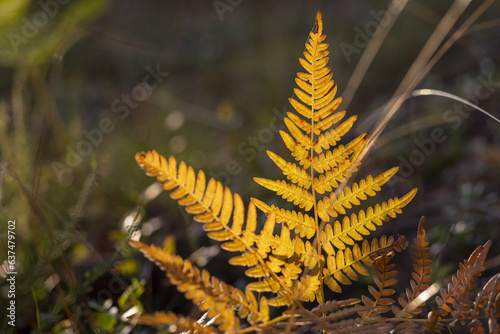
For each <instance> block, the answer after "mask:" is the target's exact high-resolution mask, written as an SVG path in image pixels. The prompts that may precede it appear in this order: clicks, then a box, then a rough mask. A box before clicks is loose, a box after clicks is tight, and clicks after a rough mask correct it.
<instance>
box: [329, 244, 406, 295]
mask: <svg viewBox="0 0 500 334" xmlns="http://www.w3.org/2000/svg"><path fill="white" fill-rule="evenodd" d="M393 248H394V249H396V250H397V249H401V247H400V246H399V241H397V242H396V243H395V242H394V237H392V236H390V237H389V238H387V237H386V236H382V237H381V238H380V240H378V239H376V238H375V239H373V240H372V242H371V244H370V243H369V242H368V240H366V239H365V240H363V243H362V246H361V247H360V246H359V244H357V243H356V244H354V245H353V246H352V247H351V246H348V247H346V248H345V249H344V250H338V251H337V252H334V253H332V254H328V257H327V260H326V264H327V266H326V267H325V268H324V269H323V277H324V282H325V284H326V285H328V287H329V288H330V289H331V290H332V291H334V292H339V293H340V292H342V288H341V287H340V284H343V285H350V284H351V283H352V281H357V280H358V275H357V274H356V272H357V273H359V274H361V275H365V276H366V275H368V274H369V272H368V270H367V269H366V268H365V266H364V265H367V266H370V267H372V266H373V258H374V257H377V256H379V255H380V253H379V252H381V251H382V252H388V250H392V249H393ZM353 269H355V270H353ZM339 283H340V284H339Z"/></svg>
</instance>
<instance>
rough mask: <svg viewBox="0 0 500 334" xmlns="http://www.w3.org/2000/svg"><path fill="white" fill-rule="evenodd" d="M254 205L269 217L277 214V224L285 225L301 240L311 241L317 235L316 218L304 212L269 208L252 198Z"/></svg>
mask: <svg viewBox="0 0 500 334" xmlns="http://www.w3.org/2000/svg"><path fill="white" fill-rule="evenodd" d="M251 200H252V203H254V204H255V206H256V207H257V208H259V209H260V210H262V212H264V213H265V214H266V216H268V215H269V214H271V212H273V211H274V212H275V213H276V223H285V224H286V226H287V227H288V228H289V229H290V230H295V233H297V235H299V236H300V237H301V238H304V237H306V238H307V239H311V238H312V237H313V236H314V235H315V234H316V224H315V222H314V218H312V217H310V216H309V215H307V214H303V213H302V212H296V211H290V210H285V209H280V208H278V207H275V206H274V205H272V206H269V205H267V204H266V203H264V202H262V201H261V200H259V199H257V198H252V199H251Z"/></svg>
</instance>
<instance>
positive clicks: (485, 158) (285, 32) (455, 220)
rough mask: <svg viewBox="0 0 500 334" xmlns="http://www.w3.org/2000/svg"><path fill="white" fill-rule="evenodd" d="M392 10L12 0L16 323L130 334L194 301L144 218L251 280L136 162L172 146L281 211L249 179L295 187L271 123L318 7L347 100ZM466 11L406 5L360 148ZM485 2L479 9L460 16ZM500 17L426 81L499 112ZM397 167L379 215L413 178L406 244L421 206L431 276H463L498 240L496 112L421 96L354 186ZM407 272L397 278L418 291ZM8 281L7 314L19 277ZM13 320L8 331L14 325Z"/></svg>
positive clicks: (397, 229) (3, 100)
mask: <svg viewBox="0 0 500 334" xmlns="http://www.w3.org/2000/svg"><path fill="white" fill-rule="evenodd" d="M389 3H390V1H388V0H384V1H307V2H305V1H304V2H291V1H272V2H271V1H266V2H250V1H236V0H233V1H229V0H221V1H205V2H201V1H182V2H174V1H140V2H139V1H136V2H135V1H105V0H89V1H67V0H65V1H63V0H60V1H57V0H41V1H36V2H35V1H28V0H19V1H0V37H1V38H0V77H1V80H0V152H1V156H0V163H1V174H0V201H1V209H0V217H1V222H0V226H1V227H0V237H1V240H2V242H1V245H2V246H1V247H0V251H1V253H0V260H2V261H3V260H4V259H6V254H7V250H8V248H7V243H6V242H5V243H4V242H3V240H6V236H7V221H8V220H13V219H15V220H16V230H15V231H16V239H15V241H16V249H15V250H16V265H17V271H18V275H17V283H16V284H17V285H16V289H17V290H16V305H17V317H16V323H17V330H18V331H20V332H26V333H28V332H61V331H64V330H68V331H69V332H71V330H72V331H73V332H78V331H80V332H83V331H97V332H104V331H115V332H124V333H125V332H129V331H130V330H132V327H131V326H129V325H127V324H126V323H125V322H124V321H122V320H123V318H121V316H122V315H123V314H125V313H126V312H127V311H129V310H130V309H132V308H134V307H137V308H141V307H143V308H144V309H145V311H146V312H148V313H151V312H153V311H156V310H175V311H178V312H183V313H184V314H189V313H190V312H193V311H192V309H191V305H190V304H189V303H188V302H185V301H184V299H183V296H182V295H180V294H178V293H176V292H175V289H173V288H172V287H170V286H168V283H167V282H166V280H165V279H164V276H163V274H162V273H161V272H159V271H158V270H157V269H156V268H154V266H153V265H152V264H151V263H149V262H148V261H146V260H145V259H144V258H142V257H141V256H139V255H138V254H137V252H136V251H135V250H131V249H130V248H129V247H128V246H127V244H126V239H127V238H128V237H129V235H128V231H129V229H130V227H131V226H132V227H134V226H135V227H137V228H140V230H139V231H138V232H136V233H135V237H139V236H141V241H143V242H146V243H155V244H158V245H164V246H165V247H168V248H169V249H171V250H172V251H175V252H177V253H179V254H180V255H182V256H183V257H186V258H187V257H190V259H191V260H193V262H196V263H198V264H199V265H201V266H204V267H206V268H208V269H209V270H210V271H211V273H212V274H214V275H216V276H218V277H219V278H221V279H223V280H225V281H227V282H229V283H232V284H235V285H236V286H238V287H240V288H241V287H243V286H244V284H245V281H244V278H243V277H244V276H243V274H242V273H243V271H242V270H240V269H239V268H233V267H230V266H229V265H228V264H227V262H226V261H227V259H228V258H229V257H228V256H227V255H226V254H223V253H219V248H218V245H217V243H215V242H212V241H210V240H208V239H207V238H206V237H205V235H204V232H203V231H202V229H201V227H200V226H198V225H196V223H192V222H191V219H190V217H189V216H188V215H187V214H185V212H184V211H183V210H182V211H181V209H179V208H178V206H177V204H176V203H175V202H174V201H172V200H170V199H169V197H168V195H167V194H165V193H162V194H160V195H158V193H157V192H156V190H157V188H155V187H154V186H151V185H152V184H153V183H154V180H153V179H152V178H149V177H147V176H145V175H144V173H143V172H142V171H141V170H140V169H139V168H138V166H137V165H136V163H135V160H134V155H135V153H137V152H140V151H144V150H151V149H155V150H157V151H158V152H159V153H161V154H163V155H164V156H167V157H168V156H170V155H175V157H176V158H177V160H178V161H181V160H183V161H186V163H188V164H189V165H192V166H193V167H195V168H196V169H203V170H204V171H205V173H206V174H207V176H210V177H215V178H217V179H218V180H220V181H221V182H222V183H223V184H224V185H227V186H230V187H231V189H232V190H233V191H235V192H238V193H240V194H241V195H242V197H243V198H244V200H245V202H246V203H248V201H249V198H250V197H257V198H259V199H261V200H263V201H265V202H268V203H276V204H280V205H283V203H282V202H280V201H278V200H276V199H275V196H273V193H271V192H270V191H267V190H265V189H263V188H261V187H260V186H258V185H257V184H256V183H255V182H253V180H252V178H253V177H254V176H259V177H266V178H270V179H277V178H281V175H280V170H279V169H278V168H277V167H276V166H275V165H274V164H273V163H272V161H271V160H270V159H269V158H268V157H267V155H266V153H265V151H266V150H271V151H273V152H276V153H278V154H280V155H282V156H284V157H287V156H288V155H287V153H286V148H285V146H284V145H283V143H282V141H281V139H280V136H279V135H278V133H277V132H276V131H273V129H275V128H276V127H283V122H282V119H281V118H282V116H283V114H284V113H285V112H286V111H291V107H290V105H289V103H288V98H289V97H291V96H292V94H293V88H294V87H295V86H296V85H295V82H294V78H295V76H296V72H298V71H301V70H302V69H301V67H300V65H299V61H298V58H299V57H300V56H302V52H303V50H304V43H305V42H306V40H307V37H308V33H309V31H311V29H312V28H313V26H314V18H315V15H316V12H317V11H318V10H321V11H322V13H323V21H324V34H326V36H327V39H326V42H327V43H328V44H329V45H330V48H329V50H330V66H332V71H333V73H334V80H335V81H336V83H337V84H338V92H339V93H338V95H339V96H341V95H342V94H343V92H344V90H345V88H346V86H347V83H348V82H349V80H350V79H351V75H352V73H353V71H354V69H355V67H356V65H357V64H358V61H359V60H360V58H361V56H362V54H363V52H364V51H365V49H366V47H367V44H368V40H369V39H370V38H371V37H372V36H373V35H374V34H375V35H376V33H375V30H374V27H375V26H376V24H377V23H378V22H379V21H380V20H381V17H382V16H383V15H384V14H385V13H386V11H387V8H388V5H389ZM452 3H453V1H409V3H408V4H407V6H406V7H405V9H404V10H403V11H402V13H401V15H400V17H399V18H398V19H397V20H396V22H395V24H394V27H393V28H392V30H391V31H390V32H389V34H388V36H387V38H386V39H385V41H384V42H383V44H382V46H381V48H380V49H379V50H378V51H377V52H376V54H374V60H373V63H372V64H371V66H370V67H369V68H368V71H367V73H366V75H365V76H364V77H363V78H362V80H361V83H360V85H359V88H358V89H357V90H356V91H355V94H354V96H353V99H352V101H350V103H349V105H348V106H347V107H348V108H347V113H348V115H353V114H356V115H358V122H356V124H355V125H354V129H353V130H352V131H351V132H350V133H349V134H348V135H346V137H345V140H349V139H352V138H354V137H355V136H357V135H359V134H360V133H362V132H365V131H373V126H374V124H375V122H376V121H377V120H378V118H379V117H380V115H379V114H378V113H377V110H378V109H379V108H380V107H381V106H383V105H384V104H385V103H386V102H387V101H388V100H389V99H390V97H391V96H392V94H393V93H394V91H395V89H396V88H397V86H398V85H399V83H400V82H401V79H402V78H403V77H404V75H405V74H406V72H407V71H408V69H409V67H410V66H411V64H412V63H413V61H414V60H415V58H416V57H417V55H418V54H419V52H420V50H421V49H422V48H423V46H424V44H425V43H426V42H427V41H428V39H429V36H430V35H431V34H432V32H433V31H434V29H435V27H436V26H437V24H438V22H439V21H440V19H441V18H442V17H443V15H445V13H446V12H447V10H448V9H449V8H450V6H451V5H452ZM482 3H483V1H472V2H471V4H470V5H469V7H468V8H467V9H466V10H465V12H464V14H463V15H462V16H461V17H460V19H459V20H458V24H461V23H463V22H464V21H465V20H466V19H467V18H468V17H469V16H470V15H471V14H472V13H473V12H474V10H475V9H477V8H478V7H479V6H480V5H481V4H482ZM499 14H500V4H499V3H498V1H495V2H494V3H493V4H492V5H491V7H490V8H489V9H488V10H487V11H486V13H484V14H483V15H482V16H481V17H479V19H477V21H475V23H474V24H473V25H472V26H471V29H470V31H469V32H468V33H467V34H465V36H464V37H462V38H461V39H459V40H458V41H457V43H456V44H455V45H454V46H453V47H452V48H451V49H450V50H449V51H448V52H447V53H446V54H445V55H444V56H443V57H442V59H441V60H440V61H439V62H438V63H437V64H436V66H435V67H434V68H433V69H432V70H431V71H430V73H429V75H427V76H426V77H425V78H424V80H423V81H422V82H421V83H420V84H419V85H418V88H419V89H422V88H430V89H438V90H442V91H446V92H448V93H450V94H453V95H456V96H458V97H462V98H465V99H467V100H469V101H470V102H472V103H474V104H476V105H478V106H479V107H481V108H483V109H485V110H487V111H489V112H491V113H492V114H494V115H496V116H497V117H499V116H500V110H499V108H498V105H499V102H500V37H499V36H500V20H499V19H498V18H499V17H500V15H499ZM382 24H384V23H382ZM352 93H353V91H351V92H350V94H352ZM340 108H341V109H343V108H345V104H343V105H341V106H340ZM397 165H400V172H399V173H398V174H397V177H396V178H395V181H394V182H391V183H390V184H389V185H386V186H385V187H384V188H383V190H382V191H381V193H380V194H381V195H380V197H376V198H375V199H373V200H370V201H368V204H366V206H365V207H364V208H366V207H367V206H368V205H370V204H373V203H377V202H380V201H382V200H387V199H389V198H391V197H395V196H397V197H401V196H403V195H404V194H406V193H407V192H408V191H410V190H411V189H412V188H413V187H418V188H419V192H418V194H417V197H416V198H415V199H414V200H413V202H412V203H411V204H410V205H408V206H407V207H406V208H405V210H404V213H403V214H402V215H401V216H399V217H400V218H399V219H395V220H393V221H391V222H387V223H385V224H384V226H383V228H382V229H381V230H380V233H385V234H392V235H397V234H403V235H405V236H406V237H407V238H408V239H409V240H411V239H412V238H413V237H414V236H415V234H416V229H417V225H418V221H419V219H420V217H421V216H426V221H427V228H428V237H429V241H431V245H432V247H431V251H432V254H433V256H434V259H435V268H434V269H435V277H436V279H446V278H447V277H449V275H451V274H452V273H453V272H454V271H455V270H457V269H458V262H459V261H462V260H463V259H465V258H467V257H468V255H469V254H470V253H471V252H472V251H473V250H474V249H475V248H476V247H477V246H478V245H480V244H484V242H486V240H488V239H493V240H494V242H495V241H498V239H499V238H498V236H499V235H500V233H499V231H500V227H499V226H500V197H499V195H500V194H499V191H500V168H499V167H500V124H499V123H497V122H495V121H494V120H493V119H491V118H489V117H487V116H485V115H484V114H482V113H480V112H479V111H476V110H473V109H472V108H470V107H467V106H465V105H463V104H461V103H459V102H457V101H454V100H452V99H447V98H443V97H433V96H426V97H416V98H413V99H410V100H408V101H407V102H405V103H404V105H403V106H402V108H401V109H400V110H399V111H398V112H397V113H396V115H395V116H394V117H393V119H392V120H391V122H390V123H389V125H388V127H387V128H386V130H385V131H384V133H383V134H382V136H381V137H380V138H379V141H378V142H377V145H376V147H375V149H374V150H372V151H371V152H370V154H369V155H368V156H367V158H366V159H365V162H364V165H363V167H362V168H361V170H360V173H358V174H357V175H356V177H355V178H354V180H359V179H361V178H363V177H366V175H368V174H371V175H373V176H376V175H378V174H379V173H381V172H383V171H385V170H387V169H389V168H391V167H393V166H397ZM146 189H147V191H146ZM156 195H158V196H156ZM285 205H286V204H285ZM377 235H379V234H378V233H377ZM197 249H201V250H199V251H198V252H196V253H195V251H196V250H197ZM193 253H194V254H193ZM499 254H500V243H498V242H497V243H494V245H493V246H492V249H491V251H490V259H491V260H490V262H488V263H487V270H486V273H485V277H488V276H491V274H492V273H494V272H498V268H499V263H500V259H499ZM405 256H406V257H405ZM407 256H409V255H406V254H405V255H403V256H402V257H405V258H406V259H407ZM406 270H407V271H408V272H404V270H401V277H400V278H401V286H408V284H406V283H405V282H408V280H409V275H410V271H411V268H407V269H406ZM4 276H5V275H4ZM239 277H240V278H239ZM141 280H142V281H141ZM366 282H369V281H368V280H367V281H364V284H365V283H366ZM0 284H1V288H2V290H0V292H1V294H2V299H1V300H2V302H1V305H0V306H1V307H2V308H3V307H4V305H7V303H8V302H9V300H8V299H7V297H6V291H7V283H6V282H5V280H3V279H2V280H0ZM129 286H131V288H129V290H128V294H126V295H125V297H123V292H124V291H125V289H127V288H128V287H129ZM143 289H144V290H145V291H142V290H143ZM347 292H348V293H349V294H350V295H355V296H359V295H360V294H362V293H366V290H365V288H364V287H363V286H361V287H359V286H358V287H357V288H356V289H350V290H347ZM119 296H122V298H121V299H119V298H118V297H119ZM139 296H140V298H139ZM344 297H346V298H347V297H348V296H347V295H346V296H344ZM334 298H341V297H340V296H334ZM130 314H133V312H131V313H130ZM130 314H129V315H130ZM4 321H5V319H2V322H4ZM3 328H4V329H6V330H12V328H11V327H10V326H8V325H7V324H6V322H5V323H4V327H3ZM136 330H137V331H139V329H138V328H136Z"/></svg>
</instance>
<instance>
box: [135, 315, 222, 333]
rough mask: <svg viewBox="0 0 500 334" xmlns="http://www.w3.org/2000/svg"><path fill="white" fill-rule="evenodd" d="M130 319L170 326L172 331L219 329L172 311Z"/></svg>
mask: <svg viewBox="0 0 500 334" xmlns="http://www.w3.org/2000/svg"><path fill="white" fill-rule="evenodd" d="M129 320H134V321H137V323H139V324H142V325H149V326H155V327H158V328H165V327H167V326H168V329H169V331H171V332H172V333H185V332H192V333H199V334H216V333H219V331H218V330H217V329H215V328H214V327H212V326H210V325H201V324H199V323H198V322H197V321H196V320H194V319H190V318H187V317H183V316H180V315H177V314H175V313H172V312H156V313H155V314H141V315H140V316H139V317H137V318H135V317H134V318H133V319H130V318H129Z"/></svg>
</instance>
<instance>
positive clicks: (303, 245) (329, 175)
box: [251, 12, 416, 304]
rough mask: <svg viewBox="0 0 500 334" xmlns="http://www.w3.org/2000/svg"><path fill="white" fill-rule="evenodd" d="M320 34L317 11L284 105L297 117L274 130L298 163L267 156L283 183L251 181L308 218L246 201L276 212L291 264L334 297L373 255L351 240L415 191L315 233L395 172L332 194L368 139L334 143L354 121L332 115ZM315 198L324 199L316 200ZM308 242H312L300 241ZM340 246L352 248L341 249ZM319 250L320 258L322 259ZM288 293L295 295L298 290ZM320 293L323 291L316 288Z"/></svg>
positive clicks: (353, 168) (331, 84)
mask: <svg viewBox="0 0 500 334" xmlns="http://www.w3.org/2000/svg"><path fill="white" fill-rule="evenodd" d="M322 31H323V23H322V17H321V12H318V14H317V17H316V29H315V30H314V31H313V32H311V33H310V36H309V39H308V41H307V43H306V50H305V52H304V57H303V58H300V59H299V61H300V64H301V65H302V67H303V68H304V69H305V71H306V72H304V73H302V72H299V73H297V78H296V80H295V82H296V84H297V86H298V87H297V88H295V89H294V93H295V96H296V97H293V98H290V99H289V101H290V104H291V105H292V107H293V108H294V109H295V111H296V112H297V114H294V113H288V114H287V117H286V118H285V125H286V127H287V130H288V132H286V131H280V134H281V137H282V139H283V141H284V143H285V146H286V147H287V148H288V149H289V150H290V152H291V154H292V157H294V158H295V160H296V161H298V164H296V163H290V162H287V161H286V160H285V159H284V158H282V157H280V156H278V155H277V154H275V153H273V152H268V155H269V157H270V158H271V160H273V161H274V163H275V164H276V165H277V166H278V167H279V168H280V169H281V171H282V172H283V175H285V176H286V178H287V179H288V180H287V181H280V180H269V179H265V178H255V179H254V180H255V181H256V182H257V183H258V184H260V185H262V186H263V187H265V188H267V189H269V190H272V191H274V192H276V193H277V195H280V196H281V197H283V198H284V199H285V200H287V201H289V202H292V203H294V204H295V205H297V206H298V207H299V209H303V210H304V211H306V212H307V213H302V212H300V213H299V212H297V211H288V210H284V209H281V208H278V207H275V206H268V205H266V204H265V203H263V202H261V201H259V200H257V199H252V202H253V203H254V204H255V205H256V206H257V207H258V208H259V209H260V210H262V211H263V212H264V213H265V214H266V215H270V214H271V213H275V214H276V221H277V222H278V223H284V225H283V226H286V228H288V229H290V230H294V231H295V233H296V237H295V239H294V240H292V243H293V244H294V247H295V254H297V255H296V256H294V257H293V259H294V261H298V262H299V263H302V264H303V266H304V267H305V268H307V269H308V270H312V269H314V268H316V269H317V270H319V272H322V279H324V280H325V281H324V283H326V284H327V285H328V286H329V287H330V288H331V289H332V290H334V291H340V290H341V289H340V286H339V284H350V283H351V281H352V280H357V279H358V277H357V273H360V274H363V275H367V274H368V271H367V269H366V268H365V267H364V265H363V264H362V263H363V261H365V262H366V263H365V264H367V265H370V264H371V260H370V254H372V253H373V252H375V251H377V250H378V249H379V248H378V247H379V246H378V245H374V248H373V249H371V248H369V249H366V248H365V249H363V252H362V251H361V249H360V247H359V246H353V245H354V244H355V241H363V240H365V237H366V236H367V235H369V234H370V233H371V231H373V230H375V228H376V225H382V223H383V221H386V220H388V219H389V217H392V218H393V217H395V216H396V214H397V213H400V212H401V209H402V208H403V207H404V206H405V205H406V204H408V202H409V201H410V200H411V199H412V198H413V197H414V196H415V193H416V189H414V190H412V191H411V192H409V193H408V194H407V195H405V196H404V197H402V198H401V199H398V198H394V199H390V200H389V201H388V202H383V203H382V204H381V205H378V204H377V205H376V206H375V207H369V208H368V209H367V211H366V213H365V212H364V211H363V210H360V211H359V213H358V214H356V213H353V214H352V215H351V216H350V218H349V217H347V216H345V217H344V219H343V220H342V224H341V223H340V222H339V221H336V222H335V223H334V224H333V225H329V224H326V226H325V228H324V230H323V231H320V230H319V226H320V222H319V220H323V221H324V222H329V221H330V218H331V217H333V218H336V217H338V216H339V215H345V214H346V209H352V208H353V207H354V206H358V205H360V204H361V201H363V200H366V199H367V198H368V196H374V195H375V194H376V192H377V191H380V189H381V186H382V185H383V184H385V183H386V182H387V181H388V180H389V179H390V178H391V177H392V176H393V175H394V174H395V173H396V172H397V168H393V169H390V170H388V171H386V172H384V173H382V174H380V175H379V176H377V177H375V178H373V177H372V176H371V175H369V176H368V177H366V178H365V179H363V180H361V181H360V182H358V183H354V184H353V185H352V186H350V187H344V188H343V189H340V190H339V191H337V193H335V192H334V190H335V189H336V188H338V187H339V186H340V184H341V183H342V182H345V181H347V180H348V179H349V178H350V177H351V175H352V174H353V173H354V172H356V171H357V167H358V166H359V164H360V161H359V160H358V156H359V154H360V153H361V151H362V150H363V149H364V147H365V145H366V142H367V139H366V137H367V134H362V135H361V136H358V137H357V138H355V139H354V140H352V141H351V142H349V143H348V144H347V145H345V146H344V145H339V141H340V140H341V139H342V137H343V136H344V135H345V134H346V133H347V132H348V131H349V130H350V129H351V128H352V126H353V124H354V122H355V121H356V119H357V117H356V116H351V117H349V118H348V119H347V120H344V121H342V119H343V117H344V116H345V111H341V112H336V108H337V107H338V105H339V104H340V102H341V98H335V94H336V91H337V86H336V84H335V83H334V81H333V80H332V73H331V71H330V67H328V66H327V64H328V60H329V59H328V50H327V49H328V44H326V43H324V42H323V41H324V39H325V37H326V36H324V35H322ZM336 124H338V125H336ZM334 125H336V126H334ZM306 168H308V170H306ZM315 174H316V175H315ZM319 195H324V197H323V199H321V200H319V201H318V200H317V197H318V196H319ZM313 209H314V210H313ZM309 211H311V213H309ZM314 236H316V239H314V240H311V241H309V240H302V239H303V238H304V237H306V238H307V239H312V238H313V237H314ZM347 246H352V247H348V248H347V249H346V247H347ZM385 246H387V245H384V246H380V247H385ZM288 249H290V246H288ZM322 252H324V253H326V254H327V258H326V261H325V256H324V255H323V254H322ZM275 264H276V266H275V269H274V271H275V272H276V273H278V270H281V269H282V268H283V264H281V263H279V261H278V260H275ZM325 266H326V267H325ZM316 269H315V270H316ZM323 271H324V272H323ZM255 272H258V273H259V274H260V272H259V269H256V270H255V271H252V272H251V273H255ZM304 274H305V273H304ZM283 279H286V278H285V277H283ZM320 281H321V280H320ZM293 287H294V288H295V289H296V288H297V285H293ZM259 288H263V287H261V286H259ZM319 289H322V285H321V284H320V286H319ZM316 292H317V291H316ZM322 294H323V293H322V292H320V295H322ZM299 299H300V298H299ZM284 300H288V299H287V298H285V297H282V296H279V303H280V304H281V303H285V301H284Z"/></svg>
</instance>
